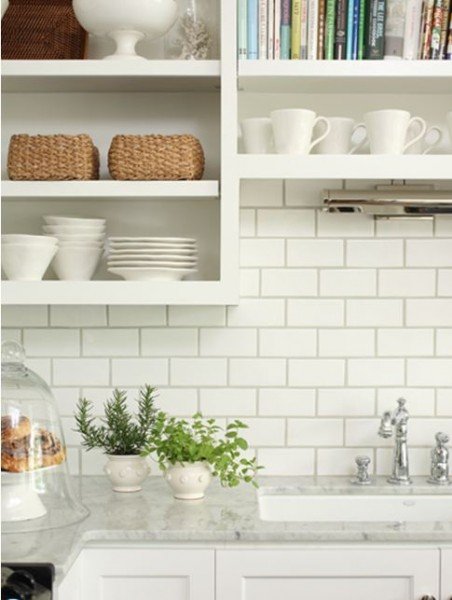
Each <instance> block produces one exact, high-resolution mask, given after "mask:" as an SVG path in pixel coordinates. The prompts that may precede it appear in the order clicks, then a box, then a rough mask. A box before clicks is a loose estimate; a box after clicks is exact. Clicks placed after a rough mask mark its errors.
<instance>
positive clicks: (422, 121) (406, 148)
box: [402, 117, 427, 154]
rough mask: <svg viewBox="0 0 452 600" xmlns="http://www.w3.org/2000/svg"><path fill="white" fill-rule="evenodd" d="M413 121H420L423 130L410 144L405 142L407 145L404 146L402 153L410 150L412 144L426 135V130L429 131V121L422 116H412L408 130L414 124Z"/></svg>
mask: <svg viewBox="0 0 452 600" xmlns="http://www.w3.org/2000/svg"><path fill="white" fill-rule="evenodd" d="M413 123H420V125H421V132H420V134H419V135H417V136H416V137H414V138H413V139H412V140H410V141H409V142H408V144H405V146H404V148H403V152H402V154H404V153H405V152H406V151H407V150H408V148H411V146H414V144H415V143H416V142H418V141H419V140H420V139H422V138H423V137H424V135H425V133H426V131H427V123H426V122H425V121H424V119H422V118H421V117H411V119H410V120H409V122H408V127H407V131H408V129H409V128H410V127H411V125H413Z"/></svg>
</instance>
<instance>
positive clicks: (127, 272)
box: [108, 267, 196, 281]
mask: <svg viewBox="0 0 452 600" xmlns="http://www.w3.org/2000/svg"><path fill="white" fill-rule="evenodd" d="M108 271H109V272H110V273H113V274H114V275H119V277H122V278H123V279H126V280H128V281H180V280H181V279H182V278H183V277H184V276H185V275H188V274H189V273H195V272H196V269H171V268H169V269H157V268H153V267H147V268H137V267H112V268H110V269H108Z"/></svg>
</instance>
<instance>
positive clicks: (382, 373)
mask: <svg viewBox="0 0 452 600" xmlns="http://www.w3.org/2000/svg"><path fill="white" fill-rule="evenodd" d="M404 375H405V366H404V361H403V359H401V358H352V359H350V360H349V361H348V383H349V385H366V386H369V385H375V386H380V385H401V384H403V382H404Z"/></svg>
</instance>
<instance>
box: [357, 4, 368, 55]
mask: <svg viewBox="0 0 452 600" xmlns="http://www.w3.org/2000/svg"><path fill="white" fill-rule="evenodd" d="M365 32H366V0H360V2H359V24H358V60H363V58H364V35H365Z"/></svg>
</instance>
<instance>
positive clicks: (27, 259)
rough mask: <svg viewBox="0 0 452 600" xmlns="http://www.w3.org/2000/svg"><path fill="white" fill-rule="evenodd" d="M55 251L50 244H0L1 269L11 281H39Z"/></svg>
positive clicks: (56, 247) (55, 248) (53, 246)
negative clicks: (0, 247)
mask: <svg viewBox="0 0 452 600" xmlns="http://www.w3.org/2000/svg"><path fill="white" fill-rule="evenodd" d="M57 250H58V246H56V245H50V244H47V245H46V244H34V245H33V244H2V268H3V270H4V272H5V275H6V277H7V278H8V279H9V280H11V281H40V280H41V279H42V278H43V277H44V273H45V272H46V270H47V267H48V266H49V265H50V262H51V260H52V258H53V257H54V256H55V254H56V252H57Z"/></svg>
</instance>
